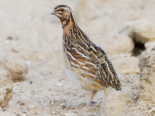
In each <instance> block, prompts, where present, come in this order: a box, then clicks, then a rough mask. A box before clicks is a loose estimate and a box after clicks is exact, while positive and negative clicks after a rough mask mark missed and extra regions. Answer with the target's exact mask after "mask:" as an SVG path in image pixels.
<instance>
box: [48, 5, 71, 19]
mask: <svg viewBox="0 0 155 116" xmlns="http://www.w3.org/2000/svg"><path fill="white" fill-rule="evenodd" d="M51 14H52V15H55V16H57V17H58V18H59V19H60V20H61V21H64V20H68V19H69V18H70V16H71V14H72V10H71V8H70V7H68V6H66V5H58V6H56V7H55V8H54V11H53V12H52V13H51Z"/></svg>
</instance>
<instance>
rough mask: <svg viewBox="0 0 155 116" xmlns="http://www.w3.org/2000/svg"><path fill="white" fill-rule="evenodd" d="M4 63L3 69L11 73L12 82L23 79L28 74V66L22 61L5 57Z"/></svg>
mask: <svg viewBox="0 0 155 116" xmlns="http://www.w3.org/2000/svg"><path fill="white" fill-rule="evenodd" d="M5 62H6V63H5V68H6V69H7V70H8V71H9V72H10V73H11V75H12V80H22V79H24V77H25V75H26V74H27V73H28V66H27V64H26V63H25V62H24V61H23V60H20V59H15V58H11V57H7V58H5Z"/></svg>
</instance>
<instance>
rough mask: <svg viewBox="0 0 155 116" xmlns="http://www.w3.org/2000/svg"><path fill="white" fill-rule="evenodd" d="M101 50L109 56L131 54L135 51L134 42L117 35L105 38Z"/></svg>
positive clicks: (126, 37)
mask: <svg viewBox="0 0 155 116" xmlns="http://www.w3.org/2000/svg"><path fill="white" fill-rule="evenodd" d="M101 48H103V50H104V51H105V52H106V53H107V54H118V53H131V52H132V51H133V49H134V42H133V40H132V39H131V38H130V37H128V36H127V35H124V34H122V35H119V34H115V35H110V36H108V37H105V40H104V42H103V43H102V46H101Z"/></svg>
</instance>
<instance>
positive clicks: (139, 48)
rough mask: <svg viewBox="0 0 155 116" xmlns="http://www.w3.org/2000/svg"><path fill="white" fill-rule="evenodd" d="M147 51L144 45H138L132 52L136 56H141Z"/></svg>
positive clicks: (136, 44)
mask: <svg viewBox="0 0 155 116" xmlns="http://www.w3.org/2000/svg"><path fill="white" fill-rule="evenodd" d="M144 50H145V46H144V44H140V43H136V42H135V46H134V49H133V51H132V53H133V55H134V56H139V55H140V54H141V53H142V52H143V51H144Z"/></svg>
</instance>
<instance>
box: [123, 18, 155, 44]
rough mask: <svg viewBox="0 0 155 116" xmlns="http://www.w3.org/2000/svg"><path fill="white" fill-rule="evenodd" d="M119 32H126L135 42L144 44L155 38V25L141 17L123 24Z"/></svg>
mask: <svg viewBox="0 0 155 116" xmlns="http://www.w3.org/2000/svg"><path fill="white" fill-rule="evenodd" d="M120 33H126V34H127V35H128V36H129V37H131V38H133V40H134V41H135V42H136V43H141V44H144V43H146V42H149V41H154V40H155V25H153V24H152V23H150V22H149V21H147V20H145V19H141V20H137V21H134V22H129V23H127V24H125V25H124V26H123V28H122V29H121V31H120Z"/></svg>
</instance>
